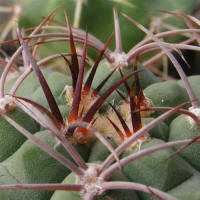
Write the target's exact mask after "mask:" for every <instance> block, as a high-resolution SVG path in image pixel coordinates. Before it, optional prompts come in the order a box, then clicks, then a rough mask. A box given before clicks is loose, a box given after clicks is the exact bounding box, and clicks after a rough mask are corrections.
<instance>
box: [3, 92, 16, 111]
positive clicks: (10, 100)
mask: <svg viewBox="0 0 200 200" xmlns="http://www.w3.org/2000/svg"><path fill="white" fill-rule="evenodd" d="M15 107H16V104H15V98H14V97H12V96H9V95H5V96H4V97H3V98H0V112H3V113H5V112H8V111H11V110H13V109H14V108H15Z"/></svg>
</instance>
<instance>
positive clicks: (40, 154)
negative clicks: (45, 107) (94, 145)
mask: <svg viewBox="0 0 200 200" xmlns="http://www.w3.org/2000/svg"><path fill="white" fill-rule="evenodd" d="M36 136H37V138H38V139H40V140H42V141H43V142H45V143H46V144H48V145H49V146H50V147H52V148H54V149H55V150H56V151H58V152H60V153H62V154H63V155H65V156H66V157H67V158H69V159H70V160H72V158H71V157H70V156H69V154H68V153H66V151H65V150H64V148H63V147H62V146H61V144H59V143H58V140H57V139H56V138H55V136H53V135H52V134H51V133H49V132H48V131H41V132H38V133H37V134H36ZM75 146H76V149H77V150H78V152H79V153H80V154H81V155H82V157H83V158H84V159H87V157H88V153H89V151H88V148H87V147H86V146H83V145H75ZM1 167H2V168H3V169H4V171H1V173H3V174H1V175H2V177H5V178H4V179H1V180H0V183H1V184H12V183H13V182H14V183H16V182H17V183H57V182H61V181H62V179H63V178H64V177H65V176H66V175H67V174H69V173H70V170H68V169H66V168H65V167H64V166H63V165H62V164H60V163H59V162H58V161H56V160H55V159H54V158H52V157H51V156H49V155H48V154H47V153H45V152H44V151H42V150H41V149H40V148H39V147H37V146H36V145H35V144H33V143H32V142H31V141H29V140H27V141H26V142H25V143H24V144H23V145H22V146H21V147H20V148H19V149H18V150H17V151H16V152H15V153H14V154H13V155H12V156H11V157H9V158H8V159H7V160H5V161H4V162H2V163H1ZM51 193H52V192H49V191H23V190H22V191H19V190H18V191H15V192H14V193H13V195H14V196H11V194H10V191H2V190H1V191H0V197H2V198H1V199H10V200H11V199H21V200H23V199H27V197H28V196H29V198H31V200H43V199H48V198H49V197H50V195H51ZM3 197H4V198H3ZM15 197H16V198H15Z"/></svg>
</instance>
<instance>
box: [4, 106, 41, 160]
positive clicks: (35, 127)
mask: <svg viewBox="0 0 200 200" xmlns="http://www.w3.org/2000/svg"><path fill="white" fill-rule="evenodd" d="M8 116H9V117H11V118H12V119H14V120H15V121H16V122H17V123H19V124H20V125H22V126H23V127H24V128H25V129H27V130H29V131H30V132H31V133H35V132H37V131H39V124H37V123H36V122H35V121H34V120H33V119H32V118H30V117H29V116H28V115H27V114H26V113H24V112H23V111H21V110H20V109H18V108H16V109H15V110H14V111H11V112H9V113H8ZM0 124H1V128H0V161H3V160H5V159H6V158H8V157H9V156H11V155H12V154H13V153H14V152H15V151H16V150H17V149H18V148H19V147H20V146H21V145H22V144H23V142H24V141H25V140H26V138H25V137H24V136H23V135H21V133H20V132H19V131H17V130H16V129H15V128H14V127H13V126H11V125H10V124H9V123H8V122H7V121H6V120H5V119H3V118H2V117H0Z"/></svg>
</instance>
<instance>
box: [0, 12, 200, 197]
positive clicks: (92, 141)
mask: <svg viewBox="0 0 200 200" xmlns="http://www.w3.org/2000/svg"><path fill="white" fill-rule="evenodd" d="M57 10H58V8H57V9H55V10H54V11H53V12H52V13H50V14H49V15H48V16H47V17H46V18H45V19H44V20H43V21H42V22H41V24H40V25H38V26H37V27H35V28H34V29H33V30H32V32H31V33H30V34H29V35H25V34H26V32H25V31H26V30H19V31H18V40H17V41H18V42H19V43H20V46H19V48H18V49H17V50H16V52H15V53H14V54H13V56H12V57H11V58H10V60H9V61H7V62H6V66H5V69H4V72H3V74H2V76H1V80H0V83H1V85H0V115H1V118H0V123H1V127H3V128H2V129H3V131H4V133H2V132H0V137H2V138H3V137H5V136H4V135H6V137H7V138H6V140H5V144H6V145H7V144H9V145H7V146H5V148H2V150H1V148H0V151H1V152H0V155H3V156H5V157H4V158H3V159H2V160H1V163H0V169H1V170H0V199H12V200H13V199H14V200H18V199H20V200H23V199H24V200H25V199H27V198H29V199H31V200H36V199H37V200H64V199H72V200H74V199H78V200H79V199H80V200H81V199H85V200H92V199H120V200H125V199H127V200H129V199H133V198H134V199H136V200H146V199H147V200H148V199H169V200H175V199H181V200H182V199H183V200H184V199H191V200H198V199H199V197H200V193H199V186H200V178H199V175H200V174H199V170H200V166H199V159H200V158H199V154H198V153H199V152H198V151H199V144H198V142H199V107H198V103H199V102H198V99H197V98H196V97H195V95H196V94H198V79H199V77H194V78H193V77H190V78H188V79H187V77H186V75H185V74H184V72H183V71H182V69H181V66H180V64H179V63H178V62H177V61H176V59H175V58H174V56H173V54H172V51H173V50H174V49H186V48H187V49H192V50H200V49H199V47H198V46H192V45H190V44H189V42H191V41H192V40H189V42H188V40H186V41H184V42H182V43H180V44H176V43H174V44H170V43H167V42H162V41H161V40H160V38H163V37H167V36H168V35H177V34H180V33H191V35H194V36H195V37H194V38H195V39H196V40H197V41H198V37H197V34H198V29H195V28H194V26H195V25H199V21H198V20H197V19H195V18H194V17H192V16H189V15H183V14H177V13H172V12H169V11H161V12H166V13H167V14H170V15H176V16H179V17H181V18H184V19H185V20H186V21H187V25H188V26H189V28H188V29H183V30H176V31H173V32H169V31H168V32H164V33H160V34H156V35H154V34H153V33H152V32H151V31H150V30H148V29H146V28H145V27H144V26H142V25H141V24H139V23H138V22H137V21H135V20H134V19H132V18H130V17H129V16H127V15H125V14H122V15H123V16H124V17H125V18H126V19H128V20H129V21H130V22H132V23H133V24H134V25H136V26H137V27H139V28H140V29H141V30H142V31H143V32H145V33H146V34H147V36H148V38H147V39H145V40H143V41H141V42H140V43H139V44H137V45H136V46H134V47H133V48H132V49H131V50H129V52H128V53H124V51H123V48H122V44H121V34H120V27H119V21H118V14H117V10H116V9H114V16H115V17H114V19H115V38H116V49H115V51H112V50H110V49H109V48H108V47H109V44H110V42H111V40H112V35H111V37H110V38H109V39H108V40H107V42H106V43H105V44H103V43H102V42H100V40H98V39H97V38H96V37H94V36H92V35H91V34H89V33H88V31H83V30H77V29H74V28H72V27H71V24H70V20H69V17H68V14H67V12H66V11H65V10H63V12H64V17H65V20H66V21H65V22H66V24H67V27H65V26H60V27H55V28H57V29H58V30H63V31H65V32H66V33H67V40H68V41H69V46H70V52H69V53H66V52H65V53H62V54H53V55H51V56H49V57H45V58H43V59H40V60H38V59H39V58H38V57H37V53H38V48H39V47H40V45H43V44H44V43H45V42H47V43H48V39H46V41H45V40H43V39H44V38H43V37H45V33H44V32H42V34H38V32H39V31H41V29H42V31H43V30H45V28H49V24H48V23H49V21H51V17H52V16H53V15H54V14H55V13H56V11H57ZM195 23H197V24H195ZM191 24H192V25H193V28H192V29H191V28H190V25H191ZM66 33H65V34H66ZM74 33H75V35H74ZM58 36H59V33H56V36H55V37H56V39H57V37H58ZM62 37H64V36H62ZM33 38H37V42H36V44H35V45H34V46H33V49H32V51H31V48H30V46H32V45H31V41H32V39H33ZM62 39H63V38H62ZM65 39H66V38H65ZM10 42H14V41H10ZM75 42H76V43H82V44H83V48H82V53H81V54H80V55H79V53H78V51H77V47H76V45H75ZM88 46H90V47H91V48H93V49H94V50H96V51H97V52H98V53H99V56H98V58H97V60H96V61H95V63H94V65H93V66H92V67H91V69H89V70H87V67H86V62H87V60H88V59H87V48H88ZM158 49H161V50H162V51H163V52H164V53H165V54H166V55H167V56H168V57H169V59H170V60H171V61H172V63H173V64H174V66H175V68H176V70H177V71H178V73H179V74H180V77H181V79H182V80H181V81H175V80H174V81H172V80H167V81H165V82H162V81H161V80H160V79H159V77H157V76H155V75H154V74H153V73H152V72H151V71H149V69H148V68H146V67H145V66H144V65H143V64H142V63H140V62H139V61H138V58H139V57H140V55H142V54H145V53H148V52H151V51H157V50H158ZM20 56H22V58H23V66H22V67H21V70H20V73H19V74H18V75H16V77H14V78H13V79H11V80H9V81H6V79H7V78H8V75H9V72H10V71H11V69H12V68H13V66H14V64H16V65H17V59H18V58H19V57H20ZM103 56H104V58H103ZM157 56H158V57H161V56H162V53H161V54H158V55H156V56H155V57H153V59H155V60H157ZM57 57H61V58H62V59H63V60H64V62H65V64H66V65H67V67H68V68H69V71H70V73H71V75H66V74H62V73H60V72H55V71H51V70H50V69H45V68H43V69H42V65H44V64H45V63H46V62H48V61H50V60H53V59H54V58H57ZM150 62H152V60H150ZM11 73H12V72H11ZM193 90H194V91H193ZM161 92H162V93H161ZM163 100H164V102H163ZM189 104H192V107H190V108H189V110H187V108H188V107H189ZM163 111H164V113H163ZM156 112H157V113H156ZM161 112H162V113H161ZM16 113H17V114H16ZM174 114H176V116H178V117H175V116H174ZM183 114H184V115H183ZM171 116H173V118H175V119H172V118H171ZM169 118H170V120H169ZM166 120H167V121H166ZM172 120H173V121H172ZM165 122H167V123H165ZM34 126H35V127H34ZM11 135H13V136H12V137H13V138H11V139H10V136H11ZM18 136H19V137H22V136H23V138H22V139H20V138H19V139H18V140H20V142H19V144H18V146H17V145H16V139H15V138H17V137H18ZM24 136H25V137H26V138H27V140H25V137H24ZM7 140H8V141H7ZM1 141H3V140H1ZM2 144H3V143H2ZM180 146H181V147H180ZM9 148H11V150H10V149H9Z"/></svg>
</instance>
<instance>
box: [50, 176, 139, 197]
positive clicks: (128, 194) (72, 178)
mask: <svg viewBox="0 0 200 200" xmlns="http://www.w3.org/2000/svg"><path fill="white" fill-rule="evenodd" d="M110 180H112V181H114V180H121V181H127V178H125V177H124V176H123V175H122V174H119V173H114V174H113V175H112V176H111V177H110ZM62 183H65V184H66V183H68V184H74V183H76V176H75V175H74V174H73V173H71V174H69V175H68V176H67V177H66V178H65V179H64V180H63V182H62ZM106 196H108V197H109V198H112V199H115V200H130V199H134V200H139V198H138V196H137V194H136V192H135V191H131V190H113V191H108V192H106V193H105V194H102V195H101V196H98V197H96V198H95V200H104V199H106ZM66 199H71V200H81V199H82V198H81V196H80V195H78V194H77V193H74V192H70V191H56V192H54V194H53V195H52V197H51V199H50V200H66Z"/></svg>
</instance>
